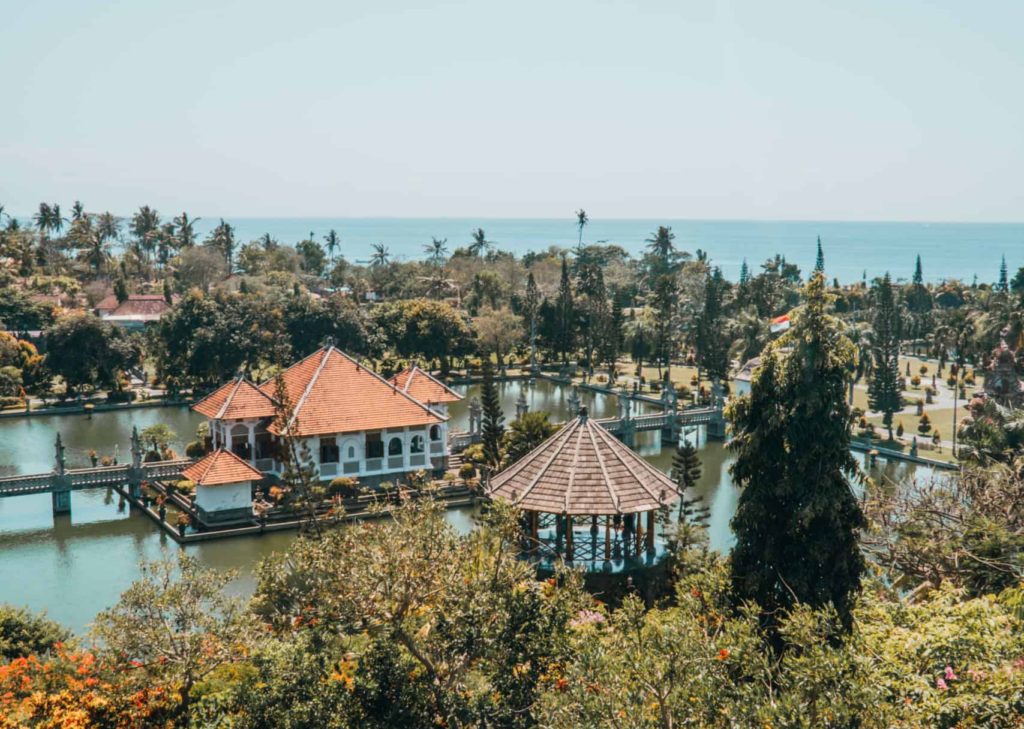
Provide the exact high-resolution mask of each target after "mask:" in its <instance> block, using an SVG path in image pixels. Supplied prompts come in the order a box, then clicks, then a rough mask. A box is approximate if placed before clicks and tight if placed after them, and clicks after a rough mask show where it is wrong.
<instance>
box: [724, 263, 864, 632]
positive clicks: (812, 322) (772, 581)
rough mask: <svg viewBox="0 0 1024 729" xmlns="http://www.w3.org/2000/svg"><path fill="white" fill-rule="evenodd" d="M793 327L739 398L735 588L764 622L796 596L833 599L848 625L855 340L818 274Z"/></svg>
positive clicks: (853, 546)
mask: <svg viewBox="0 0 1024 729" xmlns="http://www.w3.org/2000/svg"><path fill="white" fill-rule="evenodd" d="M805 297H806V302H807V303H806V304H805V305H804V306H803V307H802V308H801V309H800V310H799V312H798V313H797V315H796V321H795V323H794V324H793V326H792V328H791V329H790V330H789V331H787V332H786V333H785V334H784V335H783V336H782V337H781V338H779V339H778V340H776V342H774V343H773V344H771V345H769V347H768V348H767V349H766V350H765V355H764V361H763V364H762V365H761V367H760V369H758V370H757V372H756V373H755V376H754V379H753V382H752V383H751V393H750V395H749V396H744V397H741V398H739V399H737V400H736V401H734V402H733V403H732V406H731V418H732V420H733V426H734V429H735V436H734V438H733V441H732V444H731V446H730V447H731V449H732V451H733V452H734V453H735V454H736V462H735V463H734V464H733V465H732V466H731V472H732V475H733V479H734V481H735V482H736V484H737V485H739V486H740V488H741V489H742V491H741V493H740V498H739V504H738V506H737V509H736V515H735V516H734V517H733V520H732V527H733V531H734V532H735V533H736V546H735V547H734V548H733V551H732V574H733V580H734V581H735V587H736V595H737V597H738V599H740V600H749V601H751V602H754V603H756V604H757V605H759V606H760V608H761V610H762V615H763V617H764V619H765V622H766V624H768V625H774V624H776V623H777V620H778V615H779V614H780V613H781V612H784V611H786V610H789V609H791V608H792V607H793V606H794V605H795V604H797V603H805V604H807V605H810V606H812V607H815V608H821V607H826V606H830V605H831V606H833V607H834V608H835V610H836V612H837V613H838V616H839V618H840V622H841V624H842V626H843V628H844V629H845V630H847V631H848V630H849V629H850V628H851V627H852V610H853V604H854V599H855V596H856V593H857V592H858V590H859V589H860V582H861V575H862V573H863V571H864V560H863V557H862V556H861V553H860V550H859V547H858V543H857V536H858V531H859V530H860V529H861V528H863V527H864V526H865V525H866V523H865V520H864V516H863V514H862V513H861V510H860V507H859V505H858V504H857V500H856V498H855V497H854V495H853V492H852V489H851V486H850V480H849V479H850V478H851V477H857V476H858V475H859V471H858V469H857V466H856V464H855V463H854V461H853V457H852V456H851V455H850V438H849V433H848V430H847V423H848V422H849V420H850V410H849V405H848V404H847V402H846V397H845V395H846V381H847V377H848V376H849V371H850V367H849V365H850V363H851V361H852V359H853V356H854V355H853V345H852V344H851V342H850V341H849V340H848V339H847V338H846V337H845V336H843V334H842V330H841V328H840V326H839V323H838V322H837V321H836V320H835V319H833V318H832V317H830V316H829V315H828V314H827V313H826V305H827V303H828V295H827V294H826V292H825V288H824V279H823V278H822V276H821V275H820V274H819V275H816V276H814V277H813V278H812V279H811V282H810V283H809V284H808V285H807V289H806V291H805Z"/></svg>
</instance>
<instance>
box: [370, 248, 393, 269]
mask: <svg viewBox="0 0 1024 729" xmlns="http://www.w3.org/2000/svg"><path fill="white" fill-rule="evenodd" d="M390 258H391V253H390V251H388V247H387V246H386V245H384V244H383V243H374V244H373V255H372V256H370V265H371V266H373V267H374V268H378V267H380V266H386V265H388V261H389V260H390Z"/></svg>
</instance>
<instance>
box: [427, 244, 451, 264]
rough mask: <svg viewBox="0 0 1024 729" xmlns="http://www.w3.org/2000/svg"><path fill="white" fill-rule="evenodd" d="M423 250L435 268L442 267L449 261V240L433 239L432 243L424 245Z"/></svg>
mask: <svg viewBox="0 0 1024 729" xmlns="http://www.w3.org/2000/svg"><path fill="white" fill-rule="evenodd" d="M423 250H424V251H425V252H426V254H427V258H428V259H429V261H430V262H431V263H433V264H434V265H435V266H442V265H443V264H444V262H445V261H446V260H447V259H448V239H447V238H432V239H431V241H430V243H424V244H423Z"/></svg>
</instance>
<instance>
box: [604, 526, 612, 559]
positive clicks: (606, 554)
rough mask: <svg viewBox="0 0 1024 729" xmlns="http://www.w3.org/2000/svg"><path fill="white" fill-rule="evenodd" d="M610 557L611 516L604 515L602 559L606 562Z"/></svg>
mask: <svg viewBox="0 0 1024 729" xmlns="http://www.w3.org/2000/svg"><path fill="white" fill-rule="evenodd" d="M611 558H612V518H611V517H610V516H605V518H604V561H605V562H607V561H609V560H610V559H611Z"/></svg>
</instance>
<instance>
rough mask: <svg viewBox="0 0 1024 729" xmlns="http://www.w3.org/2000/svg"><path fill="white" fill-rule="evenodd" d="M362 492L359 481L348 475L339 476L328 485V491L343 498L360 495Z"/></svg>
mask: <svg viewBox="0 0 1024 729" xmlns="http://www.w3.org/2000/svg"><path fill="white" fill-rule="evenodd" d="M359 492H360V488H359V481H358V480H356V479H354V478H350V477H348V476H339V477H338V478H336V479H333V480H332V481H331V482H330V484H328V486H327V493H328V494H330V495H331V496H340V497H341V498H343V499H350V498H352V497H353V496H358V495H359Z"/></svg>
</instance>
